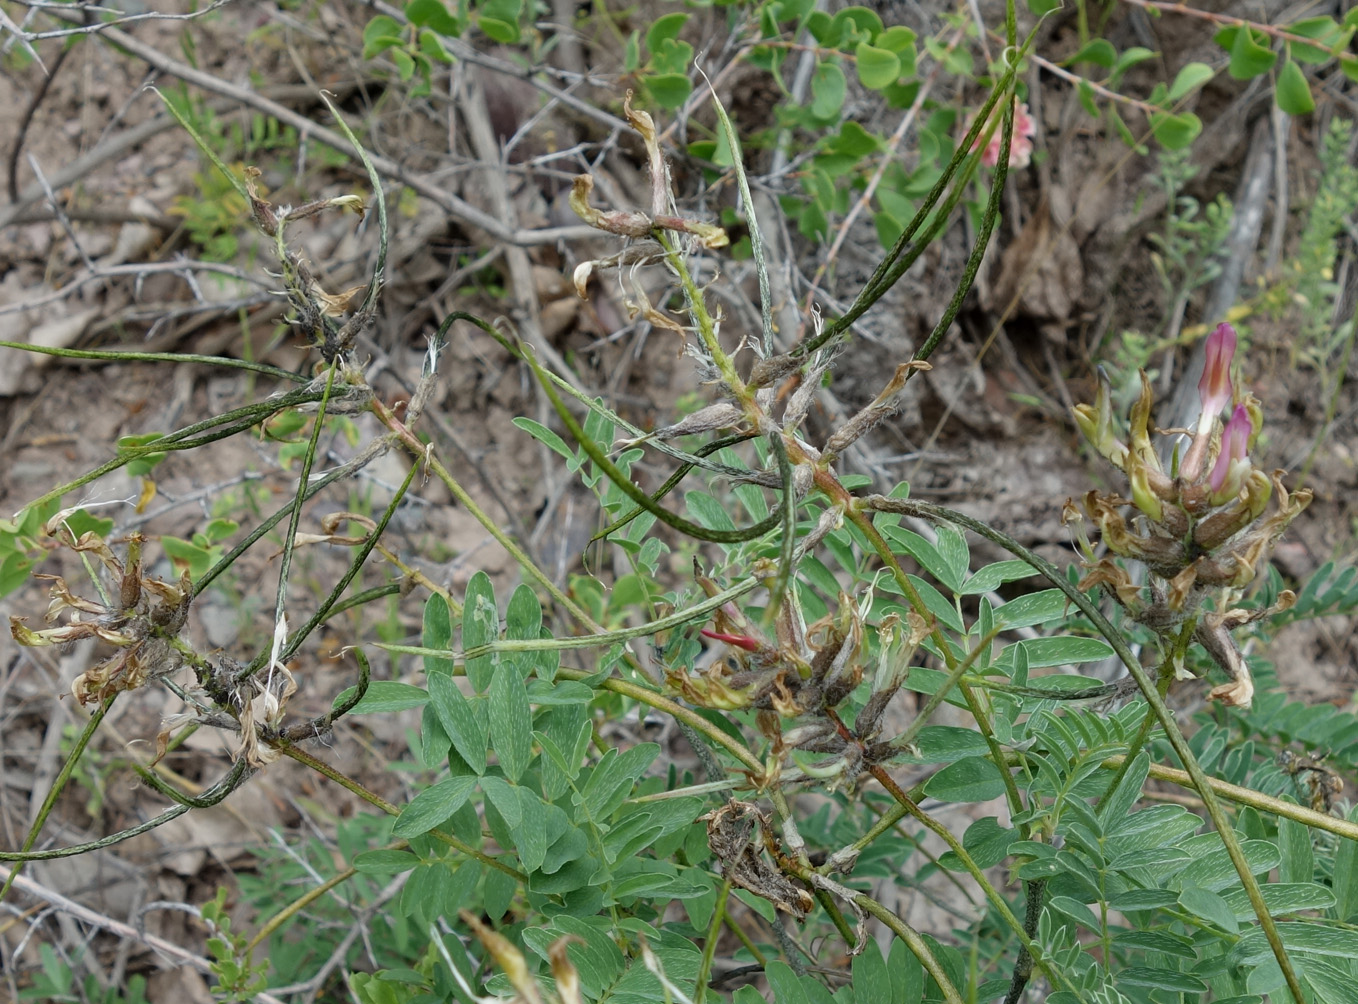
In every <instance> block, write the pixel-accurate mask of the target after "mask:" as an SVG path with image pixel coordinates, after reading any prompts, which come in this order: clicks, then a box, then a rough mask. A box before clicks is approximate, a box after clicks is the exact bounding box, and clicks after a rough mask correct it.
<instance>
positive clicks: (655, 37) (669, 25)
mask: <svg viewBox="0 0 1358 1004" xmlns="http://www.w3.org/2000/svg"><path fill="white" fill-rule="evenodd" d="M687 21H688V13H687V12H684V11H681V12H679V13H677V14H666V15H665V16H664V17H658V18H656V19H655V21H654V22H653V23H652V24H651V27H650V29H649V30H648V31H647V32H646V48H647V49H648V50H649V51H651V52H655V50H656V49H658V48H660V44H661V43H662V42H664V41H665V40H666V39H669V38H678V37H679V32H680V31H682V30H683V27H684V24H685V23H686V22H687Z"/></svg>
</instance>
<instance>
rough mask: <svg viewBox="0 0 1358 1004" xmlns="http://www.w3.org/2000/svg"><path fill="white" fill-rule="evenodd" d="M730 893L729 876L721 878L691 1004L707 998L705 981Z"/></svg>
mask: <svg viewBox="0 0 1358 1004" xmlns="http://www.w3.org/2000/svg"><path fill="white" fill-rule="evenodd" d="M730 895H731V876H729V875H727V876H726V877H725V878H723V879H722V882H721V888H720V889H718V890H717V905H716V906H715V907H714V908H713V910H712V923H710V924H708V925H707V940H706V941H704V942H703V959H702V962H700V963H699V964H698V983H697V986H696V987H694V990H693V1004H703V1001H705V1000H706V999H707V981H708V980H709V979H710V978H711V976H712V959H713V958H714V957H715V956H716V954H717V936H718V935H719V934H720V933H721V925H722V921H724V920H725V919H726V900H727V898H728V897H729V896H730Z"/></svg>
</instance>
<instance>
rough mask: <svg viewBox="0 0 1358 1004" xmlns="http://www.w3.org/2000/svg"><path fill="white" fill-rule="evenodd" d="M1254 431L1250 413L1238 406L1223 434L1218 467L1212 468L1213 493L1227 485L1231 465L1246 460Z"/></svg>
mask: <svg viewBox="0 0 1358 1004" xmlns="http://www.w3.org/2000/svg"><path fill="white" fill-rule="evenodd" d="M1253 431H1254V424H1253V423H1252V422H1251V421H1250V413H1249V412H1248V411H1247V410H1246V409H1245V406H1244V405H1243V404H1237V405H1236V406H1235V411H1233V412H1232V413H1231V420H1230V421H1229V422H1227V423H1226V428H1225V429H1223V430H1222V432H1221V452H1220V453H1219V454H1217V462H1216V466H1214V467H1213V468H1212V476H1211V479H1210V483H1211V485H1212V491H1213V493H1216V492H1219V491H1221V487H1222V485H1224V484H1225V483H1226V478H1227V476H1228V475H1229V474H1230V470H1231V464H1232V463H1234V462H1239V461H1243V460H1244V459H1245V455H1246V450H1247V449H1248V448H1249V441H1250V433H1251V432H1253Z"/></svg>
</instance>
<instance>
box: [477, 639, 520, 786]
mask: <svg viewBox="0 0 1358 1004" xmlns="http://www.w3.org/2000/svg"><path fill="white" fill-rule="evenodd" d="M487 718H488V719H489V724H490V744H491V748H492V749H494V750H495V753H496V755H497V756H498V757H499V759H500V767H501V769H502V770H504V772H505V776H506V777H508V778H509V779H510V780H511V781H514V782H516V783H517V782H518V780H519V778H520V777H522V776H523V772H524V771H525V770H527V769H528V765H529V763H531V762H532V759H533V711H532V708H530V707H529V705H528V691H527V690H526V689H525V688H524V685H523V679H522V678H521V677H520V676H519V674H518V673H516V672H514V671H513V668H512V667H511V666H509V665H502V666H501V667H500V669H499V671H498V672H496V674H495V679H493V680H492V681H491V684H490V692H489V694H488V695H487ZM459 752H460V751H459Z"/></svg>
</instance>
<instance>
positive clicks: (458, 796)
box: [391, 775, 476, 838]
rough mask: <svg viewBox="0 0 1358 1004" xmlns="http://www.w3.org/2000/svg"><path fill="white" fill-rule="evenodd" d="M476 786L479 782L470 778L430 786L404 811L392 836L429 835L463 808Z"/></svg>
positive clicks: (412, 800) (449, 778) (392, 829)
mask: <svg viewBox="0 0 1358 1004" xmlns="http://www.w3.org/2000/svg"><path fill="white" fill-rule="evenodd" d="M475 785H476V778H474V777H471V776H469V775H468V776H465V777H448V778H444V779H443V780H442V781H439V782H437V783H435V784H432V785H430V786H429V787H428V788H426V789H425V790H424V791H422V792H420V793H419V794H418V795H416V796H415V797H414V798H412V799H411V800H410V802H409V804H407V805H406V807H405V808H404V809H402V810H401V814H400V815H399V816H397V817H396V823H395V825H394V826H392V828H391V832H392V833H393V834H395V835H396V836H398V837H407V838H408V837H417V836H419V835H420V834H422V833H428V832H429V831H430V830H432V829H433V828H434V827H436V826H438V825H439V823H441V822H443V821H444V820H445V819H447V818H448V817H449V816H451V815H452V814H453V813H455V812H456V811H457V810H458V809H460V808H462V806H463V805H464V804H465V803H466V801H467V796H468V795H470V794H471V792H472V788H473V787H475Z"/></svg>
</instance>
